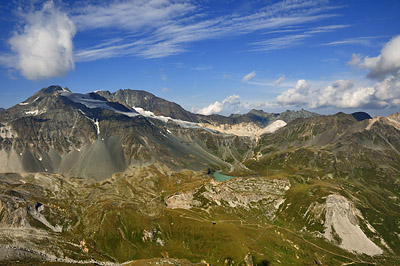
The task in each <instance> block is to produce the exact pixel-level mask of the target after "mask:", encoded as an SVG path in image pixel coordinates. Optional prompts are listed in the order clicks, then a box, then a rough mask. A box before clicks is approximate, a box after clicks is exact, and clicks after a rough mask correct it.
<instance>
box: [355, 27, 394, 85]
mask: <svg viewBox="0 0 400 266" xmlns="http://www.w3.org/2000/svg"><path fill="white" fill-rule="evenodd" d="M349 64H350V65H356V66H359V67H362V68H366V69H368V70H370V72H369V74H368V76H369V77H371V78H378V79H383V78H385V77H386V76H387V75H390V74H394V75H398V71H399V70H400V35H397V36H395V37H393V38H392V39H391V40H390V41H389V42H388V43H387V44H386V45H385V46H384V47H383V48H382V50H381V54H380V55H378V56H376V57H368V56H367V57H365V58H361V56H360V55H358V54H353V56H352V58H351V60H350V62H349Z"/></svg>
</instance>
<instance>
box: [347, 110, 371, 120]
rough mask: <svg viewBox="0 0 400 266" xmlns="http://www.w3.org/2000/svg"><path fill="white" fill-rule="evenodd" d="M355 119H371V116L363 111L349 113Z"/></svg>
mask: <svg viewBox="0 0 400 266" xmlns="http://www.w3.org/2000/svg"><path fill="white" fill-rule="evenodd" d="M351 115H352V116H353V117H354V118H355V119H357V121H363V120H365V119H372V117H371V116H370V115H369V114H367V113H365V112H355V113H352V114H351Z"/></svg>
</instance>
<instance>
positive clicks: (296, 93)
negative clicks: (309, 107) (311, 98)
mask: <svg viewBox="0 0 400 266" xmlns="http://www.w3.org/2000/svg"><path fill="white" fill-rule="evenodd" d="M309 88H310V85H309V84H307V83H306V81H305V80H304V79H300V80H298V81H297V83H296V86H295V87H294V88H293V89H289V90H287V91H284V92H283V93H282V94H281V95H279V96H278V97H277V98H276V100H277V102H278V103H279V104H281V105H302V104H305V103H306V102H307V101H306V100H307V99H306V96H305V94H307V91H308V90H309Z"/></svg>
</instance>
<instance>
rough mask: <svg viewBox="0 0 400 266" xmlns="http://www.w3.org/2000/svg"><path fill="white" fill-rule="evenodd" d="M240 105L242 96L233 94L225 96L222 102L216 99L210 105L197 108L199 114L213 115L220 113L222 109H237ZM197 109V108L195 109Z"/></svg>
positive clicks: (226, 110)
mask: <svg viewBox="0 0 400 266" xmlns="http://www.w3.org/2000/svg"><path fill="white" fill-rule="evenodd" d="M239 106H240V97H239V96H238V95H231V96H229V97H227V98H225V99H224V100H223V101H222V102H219V101H216V102H215V103H213V104H210V105H209V106H206V107H204V108H201V109H199V110H197V113H198V114H202V115H211V114H218V113H221V112H222V111H225V112H229V111H232V110H235V109H237V108H238V107H239ZM194 111H195V110H194Z"/></svg>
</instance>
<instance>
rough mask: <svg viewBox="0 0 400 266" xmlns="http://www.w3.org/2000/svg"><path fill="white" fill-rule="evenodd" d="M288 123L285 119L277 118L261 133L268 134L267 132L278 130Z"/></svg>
mask: <svg viewBox="0 0 400 266" xmlns="http://www.w3.org/2000/svg"><path fill="white" fill-rule="evenodd" d="M286 125H287V123H286V122H285V121H283V120H276V121H274V122H273V123H271V124H270V125H268V126H266V127H265V128H264V129H263V130H262V131H261V134H260V135H262V134H266V133H274V132H275V131H277V130H278V129H280V128H282V127H284V126H286Z"/></svg>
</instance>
